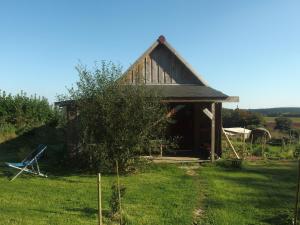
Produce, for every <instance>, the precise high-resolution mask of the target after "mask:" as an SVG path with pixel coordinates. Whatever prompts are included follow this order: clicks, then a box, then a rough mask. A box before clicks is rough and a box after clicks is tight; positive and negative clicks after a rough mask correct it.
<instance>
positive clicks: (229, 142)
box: [222, 127, 240, 159]
mask: <svg viewBox="0 0 300 225" xmlns="http://www.w3.org/2000/svg"><path fill="white" fill-rule="evenodd" d="M222 131H223V133H224V135H225V138H226V141H227V143H228V144H229V146H230V148H231V149H232V151H233V152H234V154H235V156H236V157H237V158H238V159H240V157H239V155H238V154H237V153H236V151H235V149H234V147H233V145H232V143H231V141H230V140H229V137H228V136H227V134H226V132H225V130H224V128H223V127H222Z"/></svg>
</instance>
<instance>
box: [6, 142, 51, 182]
mask: <svg viewBox="0 0 300 225" xmlns="http://www.w3.org/2000/svg"><path fill="white" fill-rule="evenodd" d="M46 148H47V146H46V145H43V144H40V145H39V146H38V147H37V148H36V149H35V150H34V151H33V152H31V153H30V154H29V155H28V156H27V157H26V158H25V159H24V160H23V161H22V162H20V163H8V162H6V163H5V164H6V165H7V166H9V167H12V168H14V169H18V170H20V171H19V172H18V173H17V174H16V175H15V176H14V177H13V178H12V179H11V181H13V180H14V179H16V178H17V177H18V176H19V175H20V174H21V173H23V172H27V173H31V174H35V175H38V176H41V177H47V176H46V175H45V174H42V173H41V171H40V167H39V164H38V159H39V158H40V157H41V156H42V154H43V153H44V151H45V150H46ZM34 164H35V167H36V168H35V167H34Z"/></svg>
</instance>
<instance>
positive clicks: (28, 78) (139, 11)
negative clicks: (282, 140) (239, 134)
mask: <svg viewBox="0 0 300 225" xmlns="http://www.w3.org/2000/svg"><path fill="white" fill-rule="evenodd" d="M161 34H162V35H164V36H165V37H166V39H167V41H168V42H169V43H170V44H171V45H172V46H173V47H174V48H175V49H176V50H177V51H178V52H179V53H180V54H181V55H182V56H183V57H184V58H185V59H186V61H188V62H189V64H191V65H192V67H193V68H194V69H195V70H196V71H198V72H199V73H200V74H202V76H203V77H204V79H205V80H206V81H207V82H208V84H209V85H210V86H212V87H213V88H215V89H218V90H221V91H222V92H224V93H226V94H227V95H231V96H239V97H240V102H239V103H238V104H227V105H225V107H226V106H227V107H237V106H238V107H239V108H269V107H293V106H295V107H297V106H298V107H300V98H299V97H300V95H299V94H298V91H299V89H300V1H299V0H295V1H292V0H251V1H246V0H244V1H242V0H239V1H234V0H218V1H217V0H194V1H193V0H190V1H189V0H157V1H156V0H152V1H149V0H139V1H133V0H127V1H122V0H119V1H116V0H110V1H102V0H97V1H91V0H85V1H83V0H82V1H79V0H69V1H67V0H57V1H55V0H48V1H47V0H43V1H40V0H36V1H34V0H18V1H15V0H0V89H1V90H5V91H6V92H10V93H13V94H15V93H18V92H20V90H23V91H25V92H26V93H27V94H28V95H30V94H37V95H41V96H45V97H47V98H48V99H49V101H50V102H54V101H56V96H57V95H58V94H63V93H66V87H71V86H72V85H73V84H74V83H75V82H76V81H77V79H78V74H77V72H76V70H75V66H76V65H77V64H79V63H81V64H84V65H86V66H87V67H90V68H93V66H94V64H95V62H96V61H101V60H111V61H113V62H115V63H119V64H121V65H122V66H123V68H124V70H125V69H126V68H127V67H128V66H129V65H131V64H132V63H133V62H134V61H135V60H136V59H137V58H138V57H139V56H140V55H141V54H142V53H143V52H144V51H145V50H146V49H147V48H148V47H149V46H150V45H151V44H152V43H153V42H154V41H155V40H156V39H157V38H158V36H159V35H161Z"/></svg>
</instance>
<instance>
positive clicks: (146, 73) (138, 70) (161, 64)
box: [123, 45, 203, 85]
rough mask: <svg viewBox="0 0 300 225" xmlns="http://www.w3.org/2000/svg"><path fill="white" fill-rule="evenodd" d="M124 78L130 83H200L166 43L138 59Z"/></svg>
mask: <svg viewBox="0 0 300 225" xmlns="http://www.w3.org/2000/svg"><path fill="white" fill-rule="evenodd" d="M123 80H124V81H125V82H126V83H128V84H137V83H144V84H198V85H203V83H201V81H199V80H198V79H197V78H196V77H195V75H194V74H193V73H192V72H191V71H190V70H189V69H188V68H187V67H186V66H185V65H184V64H183V63H182V62H181V61H180V60H179V59H178V58H177V57H176V56H175V55H174V54H173V53H172V52H171V51H170V50H169V49H168V48H166V47H165V46H164V45H158V46H157V47H156V48H155V49H154V50H153V51H152V52H151V53H150V54H148V55H146V56H145V57H143V58H142V59H140V61H138V62H137V63H136V64H135V65H134V66H133V67H132V68H131V69H130V70H129V71H127V73H126V74H125V75H124V78H123Z"/></svg>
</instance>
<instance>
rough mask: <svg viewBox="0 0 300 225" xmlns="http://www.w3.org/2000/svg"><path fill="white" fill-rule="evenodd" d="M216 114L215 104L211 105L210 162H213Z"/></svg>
mask: <svg viewBox="0 0 300 225" xmlns="http://www.w3.org/2000/svg"><path fill="white" fill-rule="evenodd" d="M215 112H216V105H215V103H212V104H211V113H212V114H213V116H212V119H211V150H210V154H211V162H214V161H215V146H216V118H215V114H216V113H215Z"/></svg>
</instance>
